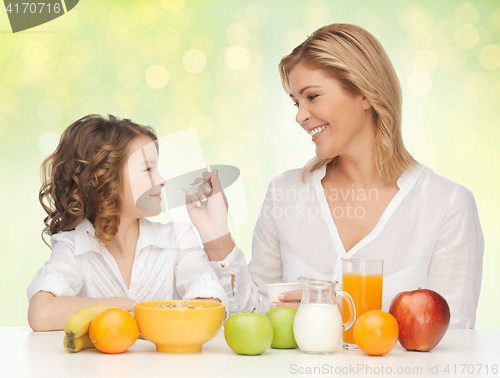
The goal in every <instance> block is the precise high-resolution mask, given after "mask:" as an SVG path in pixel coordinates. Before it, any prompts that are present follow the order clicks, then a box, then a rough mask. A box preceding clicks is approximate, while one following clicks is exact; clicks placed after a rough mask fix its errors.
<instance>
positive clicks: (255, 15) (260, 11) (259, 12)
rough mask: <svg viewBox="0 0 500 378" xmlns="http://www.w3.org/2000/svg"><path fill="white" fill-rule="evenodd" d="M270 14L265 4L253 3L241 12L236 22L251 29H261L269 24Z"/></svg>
mask: <svg viewBox="0 0 500 378" xmlns="http://www.w3.org/2000/svg"><path fill="white" fill-rule="evenodd" d="M268 13H269V12H268V10H267V7H266V6H265V5H264V4H259V3H253V4H252V5H250V6H248V7H246V8H245V9H243V10H242V11H241V12H239V14H238V15H237V17H236V20H237V21H240V22H243V23H244V24H246V25H247V26H249V27H250V28H259V27H261V26H263V25H265V23H266V22H267V19H268Z"/></svg>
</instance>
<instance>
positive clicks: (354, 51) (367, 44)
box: [279, 24, 417, 181]
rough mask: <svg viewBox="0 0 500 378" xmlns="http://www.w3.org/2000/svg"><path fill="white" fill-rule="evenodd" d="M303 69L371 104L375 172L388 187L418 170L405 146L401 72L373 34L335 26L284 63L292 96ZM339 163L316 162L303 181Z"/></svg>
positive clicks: (331, 160) (283, 72)
mask: <svg viewBox="0 0 500 378" xmlns="http://www.w3.org/2000/svg"><path fill="white" fill-rule="evenodd" d="M299 63H300V64H302V65H304V66H306V67H308V68H312V69H321V70H322V71H323V72H325V73H326V74H327V75H329V76H331V77H333V78H335V79H336V80H338V81H339V83H340V85H341V87H342V88H343V89H344V90H345V91H346V92H347V93H349V94H352V95H363V96H365V97H366V98H367V99H368V101H370V104H371V105H372V107H373V118H374V122H375V125H376V139H375V159H374V160H375V166H376V168H377V171H378V173H379V174H380V176H381V177H382V178H383V179H384V180H385V181H389V180H390V179H391V178H396V177H399V176H401V174H402V173H403V172H404V171H406V170H407V169H408V168H409V167H410V166H411V165H413V164H417V161H416V160H415V159H414V158H413V157H412V156H411V155H410V153H409V152H408V151H407V150H406V148H405V146H404V144H403V138H402V135H401V106H402V94H401V87H400V84H399V80H398V77H397V75H396V71H395V70H394V67H393V66H392V64H391V61H390V60H389V57H388V56H387V54H386V52H385V50H384V48H383V47H382V45H381V44H380V42H379V41H378V40H377V39H376V38H375V37H374V36H373V35H372V34H370V33H369V32H367V31H366V30H365V29H363V28H361V27H359V26H356V25H350V24H331V25H327V26H324V27H322V28H320V29H318V30H316V31H315V32H314V33H313V34H312V35H311V36H309V37H308V38H307V39H306V40H305V41H304V42H302V43H301V44H300V45H299V46H297V47H296V48H295V49H293V51H292V52H291V53H290V54H289V55H287V56H285V57H284V58H283V59H281V62H280V64H279V71H280V76H281V82H282V84H283V88H284V89H285V91H286V92H288V93H290V83H289V79H288V75H289V74H290V71H291V70H292V69H293V68H294V67H295V66H296V65H298V64H299ZM336 163H337V157H333V158H328V159H320V158H318V157H314V158H313V159H311V160H310V161H309V162H308V163H307V164H306V165H305V166H304V168H303V169H302V180H304V178H305V175H306V174H307V173H308V172H312V171H315V170H317V169H319V168H322V167H324V166H325V165H332V166H334V165H335V164H336Z"/></svg>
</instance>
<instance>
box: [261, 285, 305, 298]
mask: <svg viewBox="0 0 500 378" xmlns="http://www.w3.org/2000/svg"><path fill="white" fill-rule="evenodd" d="M266 286H267V297H268V298H269V303H272V302H279V299H278V296H279V295H280V294H281V293H284V292H286V291H292V290H300V289H301V288H302V287H301V285H300V282H294V283H274V284H267V285H266Z"/></svg>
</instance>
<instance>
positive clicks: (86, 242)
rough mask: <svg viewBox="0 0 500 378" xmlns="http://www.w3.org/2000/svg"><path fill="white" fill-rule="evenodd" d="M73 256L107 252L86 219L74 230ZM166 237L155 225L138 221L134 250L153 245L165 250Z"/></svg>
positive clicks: (146, 221)
mask: <svg viewBox="0 0 500 378" xmlns="http://www.w3.org/2000/svg"><path fill="white" fill-rule="evenodd" d="M75 231H76V234H75V255H81V254H83V253H85V252H89V251H94V252H98V253H103V252H105V251H107V249H106V247H105V246H103V245H102V244H101V243H100V242H99V239H97V238H96V237H95V228H94V226H93V225H92V223H91V222H90V221H89V220H88V219H84V220H83V221H81V222H80V224H79V225H78V226H76V228H75ZM166 236H167V235H166V234H165V233H164V232H161V231H160V230H159V229H157V227H155V223H153V222H150V221H149V220H147V219H145V218H140V219H139V239H138V240H137V247H136V250H137V251H140V250H141V249H143V248H145V247H148V246H150V245H155V246H157V247H160V248H167V246H168V241H167V237H166Z"/></svg>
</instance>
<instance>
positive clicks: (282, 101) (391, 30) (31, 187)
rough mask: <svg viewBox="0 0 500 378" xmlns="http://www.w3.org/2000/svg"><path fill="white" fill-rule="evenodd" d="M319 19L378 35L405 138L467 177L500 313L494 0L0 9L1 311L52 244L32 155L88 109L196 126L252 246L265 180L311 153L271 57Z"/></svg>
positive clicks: (498, 59)
mask: <svg viewBox="0 0 500 378" xmlns="http://www.w3.org/2000/svg"><path fill="white" fill-rule="evenodd" d="M333 22H344V23H354V24H357V25H360V26H362V27H364V28H366V29H367V30H369V31H370V32H371V33H373V34H374V35H375V36H376V37H377V38H378V39H379V40H380V41H381V43H382V44H383V46H384V47H385V49H386V50H387V52H388V55H389V57H390V58H391V60H392V62H393V64H394V66H395V68H396V71H397V73H398V75H399V78H400V81H401V84H402V88H403V92H404V106H403V135H404V140H405V144H406V146H407V148H408V149H409V151H410V152H411V153H412V154H413V155H414V156H415V157H416V158H417V160H419V161H420V162H422V163H423V164H426V165H427V166H429V167H431V168H432V169H433V170H434V171H435V172H436V173H438V174H440V175H442V176H445V177H447V178H449V179H451V180H453V181H456V182H458V183H460V184H462V185H465V186H466V187H468V188H469V189H470V190H472V192H473V194H474V196H475V199H476V203H477V206H478V209H479V215H480V219H481V224H482V227H483V232H484V237H485V241H486V251H485V258H484V276H483V286H482V292H481V298H480V302H479V308H478V313H477V323H476V327H477V328H500V316H499V313H500V301H499V300H498V298H499V295H498V288H499V287H500V274H498V273H499V271H500V253H499V251H500V232H499V225H500V223H499V221H498V213H499V211H500V201H499V196H498V194H499V193H500V190H499V189H500V164H499V163H500V112H499V110H498V109H499V107H500V47H499V45H500V3H499V2H498V1H496V0H495V1H471V2H465V1H464V2H461V1H456V0H453V1H441V0H440V1H415V0H393V1H388V0H387V1H372V0H367V1H357V2H345V1H342V2H341V1H326V0H310V1H297V0H273V1H264V0H261V1H260V2H256V1H243V0H239V1H229V0H219V1H210V0H198V1H196V0H191V1H190V0H186V1H183V0H162V1H160V0H158V1H145V0H144V1H143V0H140V1H125V0H120V1H109V0H104V1H103V0H101V1H97V0H81V1H80V3H79V4H78V5H77V6H76V7H75V8H74V9H73V10H72V11H70V12H68V13H67V14H66V15H64V16H62V17H60V18H58V19H56V20H54V21H52V22H50V23H47V24H44V25H40V26H38V27H35V28H33V29H30V30H27V31H24V32H20V33H16V34H13V33H12V32H11V30H10V26H9V23H8V18H7V14H6V12H5V11H3V10H2V11H0V172H1V180H0V209H1V213H2V217H1V218H0V229H1V230H2V237H1V240H2V248H1V251H0V303H1V304H2V305H1V308H2V311H0V326H27V321H26V312H27V307H28V303H27V299H26V292H25V290H26V287H27V286H28V284H29V283H30V281H31V279H32V278H33V276H34V275H35V273H36V271H37V269H38V268H39V267H40V266H41V265H42V264H43V263H44V261H45V260H46V259H48V257H49V255H50V250H49V249H48V248H47V247H46V246H45V245H44V244H43V242H42V240H41V238H40V232H41V229H42V219H43V217H44V214H43V212H42V209H41V207H40V205H39V203H38V189H39V186H40V178H39V168H40V164H41V162H42V160H43V159H44V158H45V156H46V154H47V153H48V152H50V150H51V149H53V148H54V142H55V140H56V139H57V135H59V134H60V133H61V132H62V131H63V130H64V129H65V128H66V127H67V126H68V125H69V124H70V123H72V122H73V121H75V120H76V119H78V118H80V117H82V116H83V115H85V114H88V113H100V114H106V113H111V114H115V115H117V116H120V117H127V118H131V119H133V120H134V121H136V122H139V123H142V124H147V125H151V126H154V127H155V128H156V130H157V132H158V135H159V136H165V135H167V134H170V133H173V132H175V131H179V130H183V129H186V128H190V127H196V130H197V133H198V136H199V138H200V141H201V145H202V149H203V153H204V156H205V158H206V161H207V162H208V163H209V164H231V165H236V166H237V167H239V168H240V169H241V172H242V178H243V182H244V184H245V188H246V192H247V197H248V209H249V217H248V219H247V220H246V222H245V223H244V224H243V226H241V227H240V228H238V229H237V230H236V231H235V232H234V237H235V239H236V240H237V242H238V243H239V245H240V246H241V247H242V248H243V250H244V251H245V253H246V254H247V258H250V254H251V237H252V231H253V227H254V225H255V221H256V215H257V212H258V210H259V209H260V206H261V203H262V199H263V197H262V196H263V193H264V191H265V189H266V188H267V185H268V184H269V181H270V180H271V178H272V177H273V176H274V175H276V174H278V173H281V172H283V171H285V170H288V169H291V168H296V167H301V166H302V165H303V164H304V163H305V162H306V161H307V160H308V159H309V158H311V157H312V156H313V154H314V148H313V144H312V143H311V142H310V137H308V136H307V135H306V134H305V133H304V132H303V131H301V130H300V128H299V127H298V125H297V124H296V123H295V120H294V117H295V108H293V106H292V103H291V101H290V99H288V98H287V96H285V95H284V93H283V91H282V88H281V84H280V80H279V75H278V71H277V64H278V62H279V60H280V59H281V57H283V56H284V55H286V54H287V53H289V52H290V51H291V49H292V48H293V47H295V46H296V45H297V44H299V43H300V42H302V41H303V40H304V39H305V37H306V36H307V35H308V34H310V33H311V32H313V31H314V30H316V29H317V28H319V27H321V26H323V25H325V24H329V23H333ZM422 237H425V235H422ZM403 252H404V251H402V253H403Z"/></svg>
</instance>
